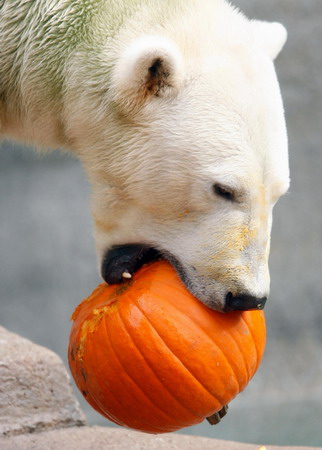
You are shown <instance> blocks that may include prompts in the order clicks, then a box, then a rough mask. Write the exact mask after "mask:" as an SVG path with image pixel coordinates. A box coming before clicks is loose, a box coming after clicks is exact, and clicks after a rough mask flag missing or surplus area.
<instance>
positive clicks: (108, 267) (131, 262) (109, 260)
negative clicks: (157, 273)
mask: <svg viewBox="0 0 322 450" xmlns="http://www.w3.org/2000/svg"><path fill="white" fill-rule="evenodd" d="M161 258H162V253H161V252H160V251H158V250H156V249H155V248H153V247H149V246H147V245H144V244H125V245H114V246H113V247H111V248H110V249H109V250H108V251H107V252H106V254H105V257H104V259H103V262H102V267H101V274H102V277H103V279H104V280H105V281H106V282H107V283H109V284H114V283H120V282H121V281H122V280H123V279H124V276H123V274H124V273H125V274H130V275H132V274H133V273H134V272H135V271H137V270H138V269H139V268H140V267H142V266H143V264H145V263H147V262H150V261H156V260H158V259H161Z"/></svg>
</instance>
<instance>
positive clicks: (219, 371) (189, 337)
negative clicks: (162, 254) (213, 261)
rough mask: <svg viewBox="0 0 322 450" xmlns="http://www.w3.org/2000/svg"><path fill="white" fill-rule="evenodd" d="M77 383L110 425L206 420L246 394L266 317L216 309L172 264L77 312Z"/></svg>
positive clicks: (106, 291)
mask: <svg viewBox="0 0 322 450" xmlns="http://www.w3.org/2000/svg"><path fill="white" fill-rule="evenodd" d="M72 319H73V320H74V323H73V326H72V330H71V334H70V342H69V349H68V359H69V365H70V369H71V372H72V375H73V377H74V380H75V382H76V384H77V386H78V388H79V389H80V391H81V392H82V393H83V395H84V397H85V398H86V400H87V401H88V402H89V403H90V405H91V406H92V407H93V408H94V409H96V411H98V412H99V413H101V414H102V415H103V416H105V417H106V418H108V419H109V420H111V421H113V422H115V423H117V424H119V425H122V426H127V427H130V428H134V429H137V430H140V431H144V432H148V433H165V432H169V431H175V430H178V429H180V428H184V427H187V426H191V425H194V424H197V423H200V422H202V421H203V420H204V419H205V418H206V417H209V416H211V415H212V414H214V413H215V412H217V411H219V410H220V409H221V408H222V407H223V406H224V405H226V404H228V403H229V402H230V401H231V400H232V399H233V398H234V397H235V396H236V395H237V394H238V393H239V392H241V391H242V390H243V389H244V388H245V387H246V385H247V383H248V382H249V380H250V379H251V377H252V376H253V375H254V373H255V372H256V370H257V368H258V366H259V363H260V361H261V359H262V356H263V352H264V347H265V336H266V333H265V319H264V314H263V312H262V311H243V312H240V311H234V312H230V313H228V314H223V313H220V312H216V311H213V310H211V309H209V308H207V307H206V306H205V305H203V304H202V303H201V302H199V301H198V300H197V299H196V298H195V297H193V295H192V294H190V293H189V292H188V291H187V290H186V288H185V287H184V285H183V283H182V282H181V280H180V279H179V277H178V276H177V274H176V272H175V270H174V269H173V268H172V267H171V266H170V265H169V264H168V263H166V262H165V261H158V262H154V263H150V264H148V265H146V266H144V267H142V268H141V269H140V270H139V271H138V272H136V273H135V274H134V275H133V277H132V279H130V280H125V281H124V282H122V283H121V284H114V285H107V284H104V283H103V284H101V285H99V286H98V287H97V288H96V289H95V290H94V292H93V293H92V294H91V295H90V297H89V298H88V299H86V300H84V301H83V302H82V303H81V304H80V305H79V306H78V307H77V308H76V310H75V312H74V314H73V316H72Z"/></svg>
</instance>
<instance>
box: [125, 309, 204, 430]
mask: <svg viewBox="0 0 322 450" xmlns="http://www.w3.org/2000/svg"><path fill="white" fill-rule="evenodd" d="M138 309H139V310H140V311H141V309H140V308H138ZM118 313H119V316H120V319H121V321H122V323H123V325H124V328H125V329H126V331H127V333H128V335H129V337H130V339H131V341H132V342H133V345H134V346H135V348H136V349H137V350H138V352H139V353H140V355H141V356H142V359H143V360H144V362H145V364H146V365H147V366H148V367H149V369H150V370H151V372H153V374H154V376H155V377H156V378H157V380H158V381H159V382H160V383H161V384H162V386H163V387H164V389H165V390H166V391H167V392H168V393H169V395H170V396H171V397H172V398H173V400H174V401H175V402H176V403H178V404H179V406H180V407H181V408H182V409H185V410H186V411H188V412H189V414H191V415H192V416H194V417H196V416H197V417H201V416H200V415H198V414H197V413H195V412H194V411H191V410H190V409H189V408H187V407H186V406H185V405H183V404H182V403H181V402H180V401H179V400H178V399H177V398H176V397H175V396H174V395H173V393H172V392H171V391H169V389H168V388H167V386H165V385H164V384H163V383H162V381H161V380H160V378H159V377H158V375H157V374H156V373H155V370H154V369H153V368H152V367H151V365H150V364H149V363H148V361H147V360H146V358H145V357H144V356H143V355H142V353H141V352H140V350H139V348H138V346H137V344H136V343H135V341H134V339H133V336H132V334H131V332H130V331H129V329H128V328H127V327H126V325H125V322H124V319H123V317H122V316H121V314H120V311H118ZM141 313H142V315H143V316H144V318H145V319H146V320H147V318H146V316H145V315H144V314H143V312H142V311H141ZM147 321H148V320H147ZM148 322H149V321H148ZM149 323H150V322H149ZM150 325H151V324H150ZM151 326H152V325H151ZM152 328H153V330H154V327H152ZM156 334H158V333H157V332H156ZM158 336H159V335H158ZM160 339H161V338H160ZM161 340H162V339H161ZM162 342H163V340H162ZM149 400H150V401H151V403H153V404H154V402H153V401H152V400H151V399H149ZM156 406H157V405H156ZM157 408H158V409H160V410H161V411H162V409H161V408H160V407H158V406H157ZM165 414H166V415H167V416H168V417H169V418H170V419H171V420H173V417H171V416H169V415H168V413H165ZM181 424H182V425H183V426H187V425H186V423H184V422H181Z"/></svg>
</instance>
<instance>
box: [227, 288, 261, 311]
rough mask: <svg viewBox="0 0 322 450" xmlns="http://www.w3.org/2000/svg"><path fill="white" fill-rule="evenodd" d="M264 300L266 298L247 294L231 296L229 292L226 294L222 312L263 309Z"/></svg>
mask: <svg viewBox="0 0 322 450" xmlns="http://www.w3.org/2000/svg"><path fill="white" fill-rule="evenodd" d="M266 300H267V297H254V296H252V295H247V294H241V295H237V296H233V295H232V293H231V292H228V294H227V295H226V299H225V307H224V312H230V311H248V310H254V309H264V306H265V303H266Z"/></svg>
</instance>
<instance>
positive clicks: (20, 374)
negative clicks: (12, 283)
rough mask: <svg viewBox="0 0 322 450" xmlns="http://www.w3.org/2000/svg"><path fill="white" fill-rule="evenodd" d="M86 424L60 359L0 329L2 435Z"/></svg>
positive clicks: (0, 427)
mask: <svg viewBox="0 0 322 450" xmlns="http://www.w3.org/2000/svg"><path fill="white" fill-rule="evenodd" d="M84 423H85V417H84V415H83V413H82V411H81V410H80V408H79V405H78V403H77V400H76V399H75V397H74V395H73V394H72V390H71V386H70V381H69V376H68V375H67V372H66V369H65V367H64V364H63V362H62V361H61V359H60V358H59V356H58V355H56V354H55V353H53V352H52V351H50V350H48V349H46V348H44V347H41V346H39V345H36V344H34V343H32V342H31V341H29V340H27V339H24V338H22V337H20V336H18V335H16V334H13V333H10V332H9V331H7V330H6V329H5V328H3V327H0V436H10V435H16V434H20V433H25V432H34V431H41V430H45V429H50V428H58V427H66V426H75V425H83V424H84ZM0 448H2V447H1V444H0Z"/></svg>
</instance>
